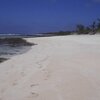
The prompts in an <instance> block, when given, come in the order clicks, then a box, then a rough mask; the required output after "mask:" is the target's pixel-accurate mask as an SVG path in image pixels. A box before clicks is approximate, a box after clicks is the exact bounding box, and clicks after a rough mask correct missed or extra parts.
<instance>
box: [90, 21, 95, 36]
mask: <svg viewBox="0 0 100 100" xmlns="http://www.w3.org/2000/svg"><path fill="white" fill-rule="evenodd" d="M91 30H92V34H95V33H96V22H95V21H94V22H93V23H92V25H91Z"/></svg>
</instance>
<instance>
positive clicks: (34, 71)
mask: <svg viewBox="0 0 100 100" xmlns="http://www.w3.org/2000/svg"><path fill="white" fill-rule="evenodd" d="M26 40H27V41H28V42H30V43H35V44H36V45H34V46H32V47H31V49H30V50H29V51H27V52H26V53H23V54H21V55H16V56H13V57H12V58H11V59H9V60H7V61H5V62H3V63H1V64H0V100H100V35H68V36H54V37H38V38H27V39H26Z"/></svg>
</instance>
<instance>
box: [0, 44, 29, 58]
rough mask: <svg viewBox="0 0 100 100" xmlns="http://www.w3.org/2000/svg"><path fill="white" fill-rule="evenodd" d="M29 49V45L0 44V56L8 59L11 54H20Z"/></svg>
mask: <svg viewBox="0 0 100 100" xmlns="http://www.w3.org/2000/svg"><path fill="white" fill-rule="evenodd" d="M30 49H31V46H16V47H11V46H8V45H0V58H6V59H9V58H11V57H12V56H15V55H20V54H23V53H25V52H27V51H28V50H30Z"/></svg>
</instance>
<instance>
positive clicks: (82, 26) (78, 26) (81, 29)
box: [76, 24, 85, 34]
mask: <svg viewBox="0 0 100 100" xmlns="http://www.w3.org/2000/svg"><path fill="white" fill-rule="evenodd" d="M84 30H85V27H84V25H82V24H78V25H77V28H76V32H77V33H78V34H84Z"/></svg>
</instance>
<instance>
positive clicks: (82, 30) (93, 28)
mask: <svg viewBox="0 0 100 100" xmlns="http://www.w3.org/2000/svg"><path fill="white" fill-rule="evenodd" d="M97 32H100V19H97V21H94V22H93V23H92V24H91V25H90V26H87V27H86V26H84V25H82V24H78V25H77V26H76V33H77V34H96V33H97Z"/></svg>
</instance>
